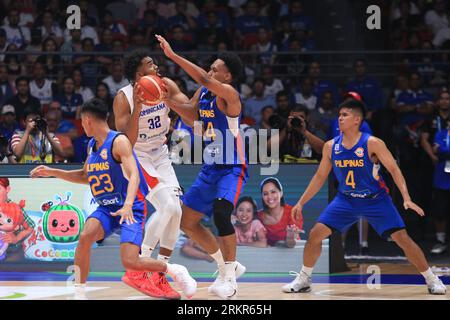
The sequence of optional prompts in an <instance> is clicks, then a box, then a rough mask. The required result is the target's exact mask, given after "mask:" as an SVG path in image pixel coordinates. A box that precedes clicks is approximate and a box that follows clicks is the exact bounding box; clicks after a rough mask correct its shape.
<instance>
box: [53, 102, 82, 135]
mask: <svg viewBox="0 0 450 320" xmlns="http://www.w3.org/2000/svg"><path fill="white" fill-rule="evenodd" d="M50 111H52V112H56V114H57V115H58V126H57V127H56V130H55V131H51V132H52V133H55V134H56V135H57V137H59V135H62V134H63V135H66V136H68V137H69V138H70V139H72V140H73V139H76V138H77V137H78V130H77V128H76V126H75V124H74V123H73V121H70V120H65V119H63V117H62V112H61V104H60V103H59V102H58V101H52V102H51V103H50V106H49V107H48V112H50Z"/></svg>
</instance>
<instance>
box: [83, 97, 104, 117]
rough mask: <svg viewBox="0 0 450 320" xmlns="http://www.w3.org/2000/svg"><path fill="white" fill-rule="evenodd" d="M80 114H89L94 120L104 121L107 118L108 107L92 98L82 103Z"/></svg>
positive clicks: (99, 100)
mask: <svg viewBox="0 0 450 320" xmlns="http://www.w3.org/2000/svg"><path fill="white" fill-rule="evenodd" d="M81 113H82V114H83V113H90V114H92V115H93V116H95V117H96V118H98V119H100V120H105V121H106V119H107V118H108V106H107V105H106V103H105V102H104V101H103V100H101V99H98V98H93V99H91V100H88V101H86V102H85V103H83V106H82V107H81Z"/></svg>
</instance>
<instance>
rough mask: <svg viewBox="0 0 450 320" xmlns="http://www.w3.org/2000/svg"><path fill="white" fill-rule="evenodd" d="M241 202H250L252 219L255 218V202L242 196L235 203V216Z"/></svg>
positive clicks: (256, 208) (256, 210) (256, 209)
mask: <svg viewBox="0 0 450 320" xmlns="http://www.w3.org/2000/svg"><path fill="white" fill-rule="evenodd" d="M242 202H250V204H251V205H252V208H253V219H256V218H257V213H258V206H257V205H256V201H255V200H254V199H253V198H252V197H249V196H243V197H241V198H239V200H238V201H237V202H236V206H235V208H236V209H235V212H234V213H235V214H236V213H237V208H238V207H239V206H240V205H241V203H242Z"/></svg>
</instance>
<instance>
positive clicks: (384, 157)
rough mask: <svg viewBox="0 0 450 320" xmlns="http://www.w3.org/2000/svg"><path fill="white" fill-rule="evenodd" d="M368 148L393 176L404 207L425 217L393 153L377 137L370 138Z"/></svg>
mask: <svg viewBox="0 0 450 320" xmlns="http://www.w3.org/2000/svg"><path fill="white" fill-rule="evenodd" d="M367 147H368V151H369V154H370V156H372V155H375V156H376V158H377V159H378V160H379V161H380V162H381V164H382V165H383V166H384V167H385V168H386V170H387V171H389V173H390V174H391V176H392V178H393V179H394V182H395V184H396V186H397V187H398V189H399V190H400V193H401V194H402V197H403V207H404V208H405V209H412V210H414V211H415V212H417V214H418V215H420V216H424V215H425V214H424V211H423V210H422V208H420V207H419V206H418V205H416V204H415V203H414V202H412V200H411V196H410V195H409V192H408V186H407V185H406V181H405V178H404V177H403V174H402V172H401V170H400V168H399V167H398V165H397V162H396V161H395V159H394V157H393V156H392V153H391V152H390V151H389V149H388V148H387V147H386V144H385V143H384V142H383V140H381V139H378V138H376V137H370V138H369V140H368V142H367Z"/></svg>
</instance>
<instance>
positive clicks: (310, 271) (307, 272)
mask: <svg viewBox="0 0 450 320" xmlns="http://www.w3.org/2000/svg"><path fill="white" fill-rule="evenodd" d="M313 269H314V268H309V267H305V266H302V270H301V271H300V273H302V272H303V273H305V274H306V275H307V276H308V277H311V275H312V271H313Z"/></svg>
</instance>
